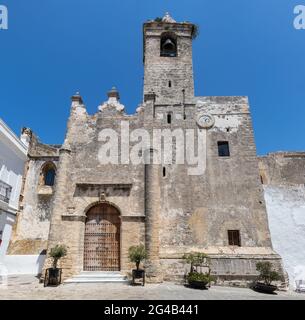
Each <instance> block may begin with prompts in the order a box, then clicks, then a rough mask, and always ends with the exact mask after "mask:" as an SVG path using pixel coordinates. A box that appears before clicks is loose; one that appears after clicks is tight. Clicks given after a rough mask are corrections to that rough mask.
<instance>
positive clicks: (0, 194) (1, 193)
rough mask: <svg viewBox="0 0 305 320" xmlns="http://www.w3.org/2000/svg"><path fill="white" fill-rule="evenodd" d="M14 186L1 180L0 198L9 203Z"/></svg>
mask: <svg viewBox="0 0 305 320" xmlns="http://www.w3.org/2000/svg"><path fill="white" fill-rule="evenodd" d="M11 192H12V187H11V186H10V185H9V184H7V183H5V182H4V181H2V180H0V200H2V201H4V202H6V203H9V201H10V197H11Z"/></svg>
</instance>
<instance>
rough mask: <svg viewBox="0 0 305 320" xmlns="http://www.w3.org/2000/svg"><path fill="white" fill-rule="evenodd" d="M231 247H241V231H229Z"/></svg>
mask: <svg viewBox="0 0 305 320" xmlns="http://www.w3.org/2000/svg"><path fill="white" fill-rule="evenodd" d="M228 239H229V246H239V247H240V246H241V244H240V233H239V230H228Z"/></svg>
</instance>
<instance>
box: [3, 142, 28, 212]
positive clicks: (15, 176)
mask: <svg viewBox="0 0 305 320" xmlns="http://www.w3.org/2000/svg"><path fill="white" fill-rule="evenodd" d="M24 163H25V159H22V158H20V157H18V156H17V155H16V153H14V152H13V151H12V150H10V148H9V147H8V146H7V145H6V144H5V143H4V142H3V141H1V140H0V180H2V181H3V182H5V183H7V184H9V185H10V186H12V192H11V197H10V202H9V210H12V211H13V210H17V209H18V202H19V195H20V191H21V185H22V175H23V170H24Z"/></svg>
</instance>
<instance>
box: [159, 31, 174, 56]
mask: <svg viewBox="0 0 305 320" xmlns="http://www.w3.org/2000/svg"><path fill="white" fill-rule="evenodd" d="M160 56H161V57H177V41H176V37H175V35H174V34H167V33H166V34H164V35H163V36H162V37H161V44H160Z"/></svg>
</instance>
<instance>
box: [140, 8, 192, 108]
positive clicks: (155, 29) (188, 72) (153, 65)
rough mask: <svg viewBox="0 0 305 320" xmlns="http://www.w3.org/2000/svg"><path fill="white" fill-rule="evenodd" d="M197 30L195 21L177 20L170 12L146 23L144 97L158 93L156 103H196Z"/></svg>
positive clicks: (144, 34)
mask: <svg viewBox="0 0 305 320" xmlns="http://www.w3.org/2000/svg"><path fill="white" fill-rule="evenodd" d="M194 30H195V26H194V24H192V23H189V22H182V23H177V22H176V21H175V20H174V19H173V18H172V17H171V16H170V15H169V14H168V13H166V15H165V16H164V17H163V19H162V20H161V19H160V20H155V21H148V22H146V23H144V27H143V37H144V39H143V40H144V57H143V58H144V96H145V95H147V94H150V93H155V94H156V100H155V104H157V105H158V104H159V105H175V104H181V103H192V102H193V98H194V79H193V59H192V40H193V35H194Z"/></svg>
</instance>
